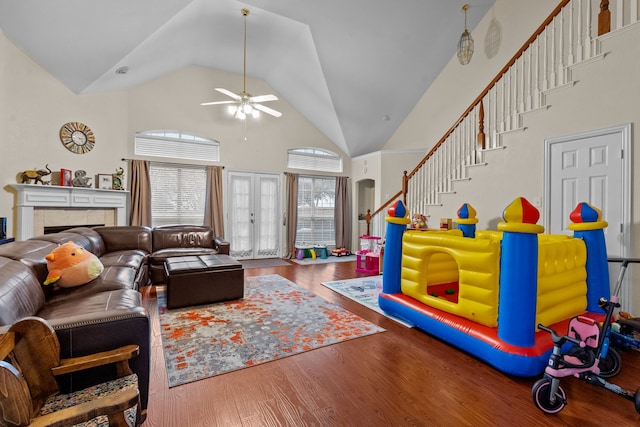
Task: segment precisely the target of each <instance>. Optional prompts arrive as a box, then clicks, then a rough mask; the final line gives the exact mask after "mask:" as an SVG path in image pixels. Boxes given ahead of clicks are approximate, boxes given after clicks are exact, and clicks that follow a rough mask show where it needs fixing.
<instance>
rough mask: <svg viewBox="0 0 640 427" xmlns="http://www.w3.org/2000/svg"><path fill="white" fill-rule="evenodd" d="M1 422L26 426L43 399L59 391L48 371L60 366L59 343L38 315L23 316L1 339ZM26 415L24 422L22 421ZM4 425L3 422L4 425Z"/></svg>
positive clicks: (52, 331) (50, 372) (51, 374)
mask: <svg viewBox="0 0 640 427" xmlns="http://www.w3.org/2000/svg"><path fill="white" fill-rule="evenodd" d="M0 343H2V344H0V360H3V361H2V362H0V385H2V384H4V385H6V388H4V387H2V386H0V421H3V422H5V423H6V424H7V425H28V424H29V420H30V419H31V417H32V416H33V415H34V414H37V413H38V412H39V411H40V408H41V407H42V404H43V403H44V401H45V400H46V399H47V398H48V397H49V396H51V395H54V394H57V393H58V392H59V389H58V384H57V382H56V380H55V377H54V375H53V373H52V371H51V369H52V368H54V367H56V366H59V365H60V343H59V342H58V337H57V336H56V334H55V331H54V330H53V328H51V326H50V325H49V324H48V323H47V322H46V321H44V320H43V319H41V318H38V317H26V318H24V319H22V320H20V321H18V322H16V323H14V324H13V325H12V326H11V327H10V328H9V331H8V333H6V334H5V335H3V336H2V337H1V338H0ZM24 417H27V418H26V419H27V421H26V423H24V422H23V421H20V420H24V419H25V418H24ZM3 425H4V424H3Z"/></svg>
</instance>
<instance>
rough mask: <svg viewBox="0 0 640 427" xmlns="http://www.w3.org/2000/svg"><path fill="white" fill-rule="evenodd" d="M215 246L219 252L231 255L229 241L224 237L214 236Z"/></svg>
mask: <svg viewBox="0 0 640 427" xmlns="http://www.w3.org/2000/svg"><path fill="white" fill-rule="evenodd" d="M213 246H214V248H215V249H216V250H217V251H218V253H219V254H224V255H229V249H230V245H229V242H228V241H226V240H224V239H223V238H222V237H214V238H213Z"/></svg>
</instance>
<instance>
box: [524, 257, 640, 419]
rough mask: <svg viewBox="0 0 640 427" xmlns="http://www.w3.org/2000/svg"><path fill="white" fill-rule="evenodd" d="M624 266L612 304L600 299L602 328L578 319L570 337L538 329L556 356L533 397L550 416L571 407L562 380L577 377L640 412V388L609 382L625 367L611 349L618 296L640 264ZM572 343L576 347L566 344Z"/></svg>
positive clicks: (551, 359)
mask: <svg viewBox="0 0 640 427" xmlns="http://www.w3.org/2000/svg"><path fill="white" fill-rule="evenodd" d="M619 261H621V262H622V267H621V268H620V274H619V275H618V283H617V285H616V289H615V291H614V295H613V296H612V297H611V300H610V301H608V300H606V299H604V298H601V299H600V307H602V308H603V309H604V310H605V312H606V315H605V318H604V321H603V322H602V326H600V325H599V324H598V323H597V322H595V321H594V320H593V319H591V318H586V317H583V316H578V317H574V318H573V319H571V321H570V322H569V329H568V333H567V335H558V334H556V331H554V330H553V329H551V328H547V327H546V326H543V325H538V327H539V328H540V329H542V330H544V331H546V332H549V333H550V334H551V337H552V340H553V352H552V353H551V357H550V358H549V363H548V365H547V367H546V368H545V370H544V376H543V377H542V378H541V379H539V380H538V381H536V383H535V384H534V385H533V387H532V389H531V396H532V397H533V402H534V403H535V404H536V406H537V407H538V408H539V409H540V410H541V411H543V412H545V413H547V414H557V413H558V412H560V411H561V410H562V409H563V408H564V407H565V405H566V404H567V399H566V393H565V391H564V389H563V388H562V386H561V385H560V379H561V378H564V377H569V376H574V377H576V378H578V379H580V380H581V381H585V382H587V383H589V384H593V385H596V386H599V387H603V388H605V389H607V390H609V391H612V392H614V393H616V394H617V395H619V396H622V397H624V398H626V399H628V400H631V401H632V402H634V405H635V408H636V411H637V412H640V388H639V389H638V390H637V391H636V392H631V391H627V390H624V389H622V388H621V387H619V386H617V385H615V384H612V383H610V382H608V381H607V380H606V379H605V378H610V377H612V376H614V375H617V374H618V372H620V368H621V363H620V355H619V354H618V352H617V351H616V350H615V349H614V348H613V347H610V346H609V343H610V342H609V340H610V338H612V334H613V331H612V323H611V320H612V319H613V311H614V310H615V309H616V308H618V307H620V304H619V303H618V300H617V294H618V292H619V291H620V287H621V285H622V279H623V277H624V273H625V270H626V268H627V264H628V263H629V262H639V261H640V260H630V259H619ZM567 343H572V344H573V346H567V345H565V344H567Z"/></svg>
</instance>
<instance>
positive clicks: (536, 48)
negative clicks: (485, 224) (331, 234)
mask: <svg viewBox="0 0 640 427" xmlns="http://www.w3.org/2000/svg"><path fill="white" fill-rule="evenodd" d="M638 21H639V20H638V0H616V1H612V2H609V1H604V0H603V1H598V0H563V1H561V2H560V4H559V5H558V6H557V7H556V8H555V9H554V10H553V11H552V13H551V14H550V15H549V16H548V17H547V19H545V21H544V22H543V23H542V24H541V25H540V27H538V29H537V30H536V31H535V32H534V34H532V36H531V37H530V38H529V39H528V40H527V41H526V42H525V43H524V45H523V46H522V47H521V49H520V50H519V51H518V52H516V54H515V55H514V56H513V57H512V59H511V60H510V61H509V62H508V63H507V64H506V65H505V66H504V67H503V68H502V69H501V70H500V72H499V73H498V74H497V75H496V77H495V78H494V79H493V80H492V81H491V82H490V83H489V84H488V85H487V87H486V88H485V89H484V90H483V91H482V92H481V93H480V94H479V95H478V97H477V98H476V99H475V100H474V101H473V102H472V104H471V105H470V106H469V107H468V108H467V109H466V111H465V112H464V113H463V114H462V115H461V116H460V118H459V119H458V120H457V121H456V122H455V123H454V124H453V126H452V127H451V128H450V129H449V130H448V131H447V132H446V133H445V134H444V135H443V137H442V138H441V139H440V140H439V141H438V142H437V143H436V144H435V145H434V146H433V148H432V149H431V150H430V151H429V152H428V153H427V155H426V156H425V157H424V158H423V159H422V160H421V161H420V162H419V163H418V165H417V166H416V167H415V168H414V169H413V170H411V171H410V172H406V171H405V173H404V176H403V177H402V189H401V191H399V192H398V193H397V194H395V195H394V196H393V197H391V198H390V199H389V200H387V201H386V202H385V203H384V204H383V205H382V206H380V207H379V208H378V209H377V210H376V211H375V212H373V213H372V214H370V216H369V217H368V218H369V221H368V226H369V229H370V233H371V234H373V235H378V236H383V235H384V228H385V223H384V213H385V212H386V208H387V207H388V206H389V205H391V204H392V203H393V202H394V201H395V200H397V199H402V200H403V201H404V202H405V204H406V205H407V207H408V209H409V212H410V213H426V214H427V215H429V216H430V225H431V226H432V227H437V222H438V220H439V218H440V217H452V216H454V215H455V212H456V210H457V209H458V207H459V206H460V204H461V203H464V202H469V203H472V204H473V203H474V200H478V199H479V198H483V197H489V198H490V197H491V196H492V194H491V192H492V187H494V186H492V185H491V184H490V183H491V181H492V180H493V181H494V182H495V181H496V180H500V179H507V180H508V179H512V178H511V177H510V176H501V174H500V167H501V165H504V164H505V162H511V163H510V164H512V163H513V162H516V163H517V162H521V163H522V167H528V164H533V162H536V161H538V159H527V158H524V159H523V158H515V159H514V156H513V155H512V156H510V155H509V153H507V151H508V148H509V146H510V144H512V143H514V144H515V143H516V142H517V141H518V140H520V139H525V138H523V137H522V136H521V134H522V133H524V132H529V129H528V125H533V124H539V123H544V122H545V121H546V122H547V123H549V122H550V121H553V114H554V112H553V109H551V108H550V106H551V103H550V102H549V100H550V99H554V96H555V95H554V94H555V93H559V94H561V96H570V91H572V90H573V87H574V86H575V85H577V84H579V82H578V81H577V80H576V79H575V78H574V75H575V74H576V72H579V71H577V70H580V69H581V68H582V67H588V66H590V64H593V63H597V62H600V61H602V60H605V61H606V59H605V58H606V56H607V53H608V52H607V51H604V50H603V47H602V46H603V41H604V40H606V39H608V38H611V37H612V35H613V34H615V33H622V32H625V31H626V30H634V29H636V28H638V27H639V26H640V24H639V22H638ZM603 78H607V76H606V75H603ZM540 126H544V125H540V124H539V125H538V127H540ZM540 160H541V159H540ZM539 163H540V165H541V164H542V162H541V161H540V162H539ZM540 165H537V164H536V165H535V166H533V167H542V166H540ZM512 169H513V168H512ZM489 176H490V178H487V177H489ZM471 181H477V182H471ZM537 185H538V187H540V186H541V185H542V183H539V184H537ZM525 187H526V185H525ZM531 192H532V193H534V194H538V195H541V194H542V192H541V191H535V190H532V191H531ZM518 195H520V194H514V195H512V196H510V198H509V201H510V200H512V199H513V198H515V197H517V196H518ZM534 199H535V200H530V201H532V203H534V204H536V205H538V206H540V205H541V204H542V197H541V196H540V197H537V196H536V197H534ZM504 207H506V205H504V204H503V205H498V206H495V207H494V209H493V210H492V211H491V212H489V213H484V215H498V214H499V213H500V212H501V211H502V209H504Z"/></svg>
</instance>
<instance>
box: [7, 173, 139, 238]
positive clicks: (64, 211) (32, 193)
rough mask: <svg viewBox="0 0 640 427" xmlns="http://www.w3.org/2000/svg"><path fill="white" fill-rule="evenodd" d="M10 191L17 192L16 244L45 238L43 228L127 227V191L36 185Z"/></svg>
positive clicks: (13, 186)
mask: <svg viewBox="0 0 640 427" xmlns="http://www.w3.org/2000/svg"><path fill="white" fill-rule="evenodd" d="M10 187H12V188H13V189H15V191H16V203H15V209H16V213H17V230H16V240H26V239H29V238H31V237H33V236H37V235H41V234H44V233H45V227H67V228H72V227H77V226H85V227H86V226H93V225H127V216H126V214H127V200H128V197H129V192H127V191H122V190H102V189H97V188H80V187H60V186H55V185H51V186H50V185H36V184H12V185H10Z"/></svg>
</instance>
